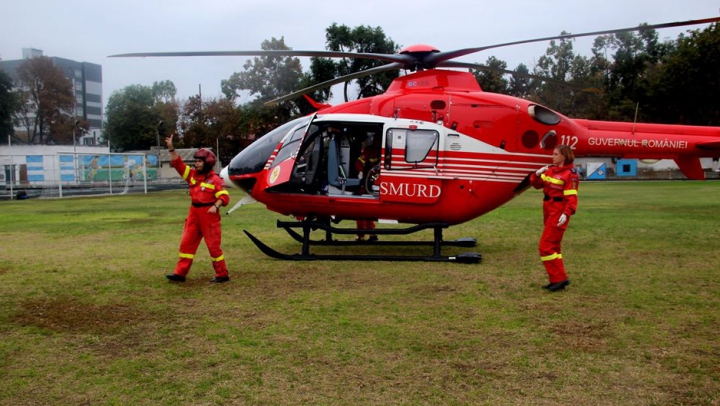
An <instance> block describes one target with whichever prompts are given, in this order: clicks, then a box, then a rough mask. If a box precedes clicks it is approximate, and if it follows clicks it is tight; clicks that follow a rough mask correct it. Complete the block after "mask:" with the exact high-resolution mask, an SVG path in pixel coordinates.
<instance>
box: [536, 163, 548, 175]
mask: <svg viewBox="0 0 720 406" xmlns="http://www.w3.org/2000/svg"><path fill="white" fill-rule="evenodd" d="M547 170H548V166H547V165H546V166H543V167H542V168H540V169H538V170H537V171H535V175H537V176H540V175H542V174H543V173H545V171H547Z"/></svg>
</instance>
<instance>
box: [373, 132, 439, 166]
mask: <svg viewBox="0 0 720 406" xmlns="http://www.w3.org/2000/svg"><path fill="white" fill-rule="evenodd" d="M438 138H439V134H438V132H437V131H433V130H410V129H405V128H393V129H390V130H388V133H387V140H386V142H387V145H386V151H387V152H386V156H385V167H390V166H391V165H392V167H393V168H395V169H399V167H401V166H403V165H402V164H401V163H400V162H398V159H399V158H401V157H399V156H392V154H393V153H394V154H397V151H398V150H404V151H405V156H404V159H402V160H403V161H404V162H405V163H408V164H413V166H417V165H418V164H420V163H427V164H431V165H432V164H434V160H436V159H437V154H431V152H432V151H433V147H436V146H437V145H438V142H437V141H438ZM431 161H432V162H431Z"/></svg>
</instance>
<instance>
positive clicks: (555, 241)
mask: <svg viewBox="0 0 720 406" xmlns="http://www.w3.org/2000/svg"><path fill="white" fill-rule="evenodd" d="M552 159H553V165H551V166H546V167H543V168H540V169H538V170H537V171H536V172H534V173H532V174H530V184H531V185H532V186H533V187H534V188H535V189H541V188H542V189H543V192H544V194H545V197H544V198H543V224H544V225H545V226H544V228H543V233H542V236H541V237H540V244H539V245H538V250H539V251H540V260H541V261H542V263H543V265H544V266H545V270H546V271H547V274H548V277H549V279H550V283H549V284H547V285H545V286H543V288H545V289H548V290H550V291H552V292H555V291H558V290H563V289H565V287H566V286H567V285H569V284H570V280H569V279H568V277H567V274H566V273H565V266H564V265H563V256H562V250H561V242H562V238H563V235H564V234H565V230H567V227H568V224H570V216H572V215H573V214H575V211H576V210H577V204H578V182H579V181H578V174H577V170H576V169H575V167H574V166H573V161H574V160H575V155H574V154H573V152H572V149H570V147H569V146H567V145H560V146H558V147H556V148H555V150H553V156H552Z"/></svg>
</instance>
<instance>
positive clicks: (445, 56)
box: [425, 17, 720, 67]
mask: <svg viewBox="0 0 720 406" xmlns="http://www.w3.org/2000/svg"><path fill="white" fill-rule="evenodd" d="M718 21H720V17H712V18H703V19H700V20H687V21H677V22H673V23H662V24H652V25H639V26H636V27H628V28H618V29H614V30H602V31H593V32H583V33H579V34H563V35H554V36H550V37H542V38H534V39H527V40H522V41H513V42H504V43H501V44H494V45H486V46H482V47H475V48H465V49H458V50H455V51H447V52H438V53H435V54H430V55H428V56H427V59H426V60H425V63H426V64H427V65H428V66H429V67H433V66H437V64H438V63H440V62H442V61H447V60H449V59H455V58H458V57H461V56H465V55H469V54H473V53H476V52H480V51H485V50H487V49H492V48H501V47H507V46H512V45H520V44H529V43H533V42H543V41H552V40H556V39H569V38H578V37H589V36H593V35H604V34H618V33H621V32H630V31H642V30H650V29H656V28H672V27H683V26H688V25H699V24H709V23H714V22H718Z"/></svg>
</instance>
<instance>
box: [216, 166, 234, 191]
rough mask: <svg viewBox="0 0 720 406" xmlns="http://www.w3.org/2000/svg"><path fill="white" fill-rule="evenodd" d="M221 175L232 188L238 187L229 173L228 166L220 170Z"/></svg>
mask: <svg viewBox="0 0 720 406" xmlns="http://www.w3.org/2000/svg"><path fill="white" fill-rule="evenodd" d="M220 177H221V178H222V180H223V182H225V185H226V186H228V187H232V188H237V185H235V183H234V182H233V181H232V180H231V179H230V175H229V174H228V167H227V166H226V167H224V168H222V170H221V171H220Z"/></svg>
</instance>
